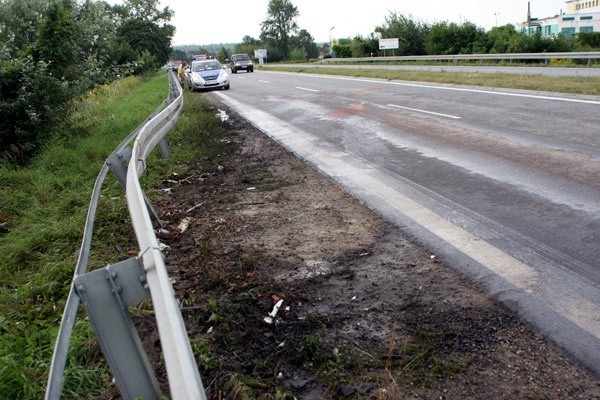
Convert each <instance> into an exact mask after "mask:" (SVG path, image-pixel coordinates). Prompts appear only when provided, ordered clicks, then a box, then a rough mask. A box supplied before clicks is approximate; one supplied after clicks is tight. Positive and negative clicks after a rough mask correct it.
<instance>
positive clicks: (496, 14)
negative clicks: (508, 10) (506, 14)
mask: <svg viewBox="0 0 600 400" xmlns="http://www.w3.org/2000/svg"><path fill="white" fill-rule="evenodd" d="M498 15H500V13H499V12H497V13H494V17H496V28H497V27H498Z"/></svg>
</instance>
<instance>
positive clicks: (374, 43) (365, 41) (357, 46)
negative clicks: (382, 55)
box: [350, 35, 379, 57]
mask: <svg viewBox="0 0 600 400" xmlns="http://www.w3.org/2000/svg"><path fill="white" fill-rule="evenodd" d="M350 48H351V51H352V57H370V56H371V55H377V52H378V51H379V41H378V40H377V38H376V37H375V36H373V35H371V36H370V37H368V38H363V37H362V36H360V35H359V36H356V37H354V39H352V43H351V44H350Z"/></svg>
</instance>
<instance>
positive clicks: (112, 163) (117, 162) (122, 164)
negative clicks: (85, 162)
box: [106, 139, 169, 226]
mask: <svg viewBox="0 0 600 400" xmlns="http://www.w3.org/2000/svg"><path fill="white" fill-rule="evenodd" d="M163 141H164V143H163ZM161 143H162V145H161ZM159 146H160V147H159V149H160V153H161V156H162V157H163V158H168V157H169V147H168V145H167V142H166V140H165V139H163V140H161V142H159ZM163 147H164V148H163ZM132 151H133V150H132V149H131V147H125V148H124V149H123V151H120V152H115V153H114V154H113V155H112V156H110V157H109V158H108V160H107V161H106V165H107V166H108V168H110V171H111V172H112V173H113V174H114V175H115V177H116V178H117V180H118V181H119V183H120V184H121V187H122V188H123V189H124V190H125V189H126V188H127V168H128V167H129V161H130V160H131V153H132ZM144 200H145V202H146V207H147V208H148V211H149V212H150V214H151V215H152V217H153V218H154V220H155V221H156V223H157V224H159V225H160V226H162V221H161V220H160V217H159V216H158V213H157V212H156V210H155V209H154V207H152V203H151V202H150V200H148V199H147V198H146V195H145V194H144Z"/></svg>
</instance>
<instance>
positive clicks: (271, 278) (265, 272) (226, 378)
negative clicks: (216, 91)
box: [136, 105, 600, 400]
mask: <svg viewBox="0 0 600 400" xmlns="http://www.w3.org/2000/svg"><path fill="white" fill-rule="evenodd" d="M218 107H219V108H222V109H226V107H225V106H223V105H218ZM228 114H229V117H230V119H229V121H228V122H227V125H228V127H229V129H230V133H229V134H228V135H226V136H223V137H220V138H217V141H218V143H219V145H220V149H219V152H218V154H215V155H214V157H209V158H206V159H203V160H198V164H197V165H196V166H193V167H190V171H189V174H188V175H186V176H176V177H170V178H169V180H167V181H165V183H164V189H169V190H168V192H169V194H167V195H165V197H164V199H163V201H162V203H160V204H157V205H156V206H157V208H158V209H160V210H161V212H162V218H163V220H164V221H166V223H167V224H168V226H167V227H166V230H165V231H163V232H162V233H161V236H162V241H163V242H164V243H166V244H167V245H168V246H169V247H170V248H169V249H168V250H167V251H166V255H167V265H168V266H169V269H170V271H169V272H170V275H171V277H172V279H173V283H174V287H175V290H176V292H177V297H178V298H179V299H180V300H181V307H182V313H183V316H184V319H185V321H186V324H187V326H188V332H189V336H190V339H191V341H192V346H193V348H194V350H195V354H196V355H197V361H198V365H199V367H200V372H201V376H202V379H203V383H204V385H205V387H206V389H207V394H208V396H209V398H211V399H242V398H260V399H285V398H306V399H333V398H348V399H359V398H365V399H366V398H374V399H484V398H485V399H488V400H489V399H524V398H527V399H594V398H600V386H599V381H598V379H597V378H596V377H594V376H593V375H592V374H590V373H589V372H588V371H587V370H585V369H584V368H583V367H581V366H579V365H578V364H576V363H575V362H573V361H572V360H571V359H570V358H569V357H567V356H566V355H565V354H564V353H563V352H562V351H561V350H560V349H558V348H557V347H556V346H555V345H553V344H552V343H549V342H547V341H546V340H544V339H543V338H542V337H540V336H537V335H536V334H535V333H533V332H532V331H531V330H530V329H529V328H528V327H527V326H525V325H524V324H523V323H521V322H520V321H519V320H518V318H517V317H515V316H514V315H513V314H512V313H511V312H510V311H508V310H507V309H506V308H505V307H503V306H502V305H500V304H499V303H498V302H496V301H495V300H494V299H493V298H491V297H490V296H488V295H487V294H485V293H484V292H483V291H482V290H480V289H479V288H478V287H477V286H476V285H475V284H473V283H472V282H470V281H468V280H467V279H465V278H464V277H462V276H461V275H460V274H458V273H457V272H456V271H455V270H453V269H452V268H451V267H450V266H449V265H446V264H445V263H444V261H443V260H440V259H439V258H438V257H436V256H435V255H432V254H430V253H429V252H427V250H426V249H424V248H423V247H421V246H420V245H419V244H418V242H417V241H416V240H415V239H414V238H411V237H410V236H408V235H406V234H405V233H404V232H402V231H400V230H398V229H397V228H396V227H394V226H392V225H390V224H389V223H387V222H386V221H384V220H383V219H382V218H380V217H379V216H377V215H376V214H374V213H373V212H371V211H370V210H369V209H367V208H366V207H365V206H363V205H362V204H361V203H359V202H358V201H357V200H355V199H354V198H353V197H351V196H349V195H348V194H347V193H345V192H344V191H343V190H342V189H340V188H339V187H338V186H337V185H336V184H335V183H334V182H333V181H331V180H330V179H328V178H326V177H323V176H322V175H320V174H319V173H318V172H317V171H315V170H314V169H313V168H311V167H310V166H309V165H306V164H305V163H303V162H302V161H300V160H298V159H297V158H295V157H294V156H293V155H292V154H290V153H289V152H287V151H286V150H285V149H283V148H281V147H280V146H279V145H278V144H276V143H274V142H273V141H272V140H271V139H269V138H268V137H266V136H265V135H263V134H262V133H261V132H259V131H257V130H256V129H255V128H253V127H252V126H251V125H249V124H248V123H247V122H245V121H244V120H242V119H241V118H239V117H238V116H236V115H235V114H233V113H231V112H229V111H228ZM278 304H279V305H280V308H279V309H278V311H277V312H276V313H275V312H274V307H275V306H276V305H278ZM269 314H271V315H269ZM269 316H270V319H269V318H266V317H269ZM268 322H270V323H268ZM136 324H137V325H138V327H139V329H140V330H141V331H142V332H143V333H142V336H143V337H144V339H145V344H146V347H147V348H148V349H150V351H151V358H152V360H153V362H154V363H155V364H156V365H157V368H158V369H159V370H161V371H162V369H161V368H162V367H161V363H160V356H159V353H158V340H157V335H156V333H155V332H154V331H153V327H152V319H151V318H143V317H137V318H136ZM154 350H156V351H154ZM163 372H164V371H163ZM162 384H163V386H166V382H164V381H163V382H162ZM166 390H168V389H166Z"/></svg>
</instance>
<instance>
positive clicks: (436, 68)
mask: <svg viewBox="0 0 600 400" xmlns="http://www.w3.org/2000/svg"><path fill="white" fill-rule="evenodd" d="M269 68H303V69H310V68H335V69H387V70H397V71H430V72H463V73H474V72H480V73H483V74H518V75H545V76H555V77H559V76H571V77H586V78H593V77H600V68H598V67H592V68H588V67H532V66H500V65H498V66H495V65H450V64H449V65H416V64H414V65H411V64H404V65H387V64H375V65H370V64H369V63H366V62H365V63H360V64H353V65H346V64H332V65H327V64H269Z"/></svg>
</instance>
